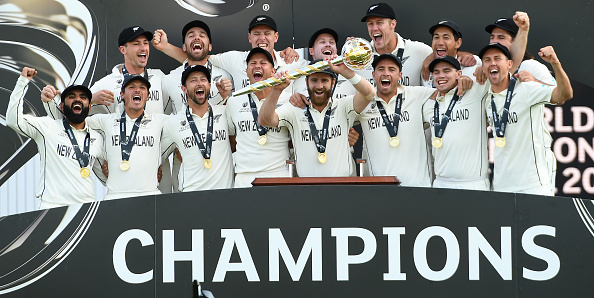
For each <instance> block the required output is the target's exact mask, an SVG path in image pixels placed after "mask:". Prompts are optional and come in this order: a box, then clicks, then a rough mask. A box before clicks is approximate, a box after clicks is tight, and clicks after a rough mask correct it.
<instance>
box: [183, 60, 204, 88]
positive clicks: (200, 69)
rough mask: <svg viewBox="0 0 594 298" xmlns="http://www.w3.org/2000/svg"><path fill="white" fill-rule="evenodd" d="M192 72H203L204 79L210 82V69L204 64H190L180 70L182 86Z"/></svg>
mask: <svg viewBox="0 0 594 298" xmlns="http://www.w3.org/2000/svg"><path fill="white" fill-rule="evenodd" d="M193 72H202V73H204V74H205V75H206V79H207V80H208V82H209V83H210V70H208V68H207V67H206V66H204V65H190V66H188V67H186V69H184V72H182V77H181V83H182V85H184V86H185V85H186V80H187V79H188V77H189V76H190V74H191V73H193Z"/></svg>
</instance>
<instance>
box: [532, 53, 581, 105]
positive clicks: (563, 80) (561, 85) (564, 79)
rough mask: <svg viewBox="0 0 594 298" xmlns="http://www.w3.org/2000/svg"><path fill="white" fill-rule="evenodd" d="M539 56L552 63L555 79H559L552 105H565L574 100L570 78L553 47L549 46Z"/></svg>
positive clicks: (552, 96)
mask: <svg viewBox="0 0 594 298" xmlns="http://www.w3.org/2000/svg"><path fill="white" fill-rule="evenodd" d="M538 55H539V56H540V57H541V58H542V59H543V60H544V61H546V62H548V63H550V64H551V66H552V67H553V71H554V72H555V78H556V79H557V87H555V89H553V94H552V95H551V103H555V104H563V103H564V102H566V101H568V100H570V99H572V98H573V88H572V87H571V82H570V81H569V77H568V76H567V74H566V73H565V71H564V70H563V67H561V62H560V61H559V58H558V57H557V54H556V53H555V50H554V49H553V47H552V46H547V47H544V48H542V49H540V52H539V53H538Z"/></svg>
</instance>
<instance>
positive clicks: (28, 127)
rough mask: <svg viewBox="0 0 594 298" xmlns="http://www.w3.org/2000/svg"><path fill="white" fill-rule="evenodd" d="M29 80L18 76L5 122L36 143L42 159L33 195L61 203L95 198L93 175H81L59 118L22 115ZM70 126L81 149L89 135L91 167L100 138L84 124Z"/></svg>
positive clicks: (100, 148)
mask: <svg viewBox="0 0 594 298" xmlns="http://www.w3.org/2000/svg"><path fill="white" fill-rule="evenodd" d="M28 83H29V80H28V79H27V78H25V77H23V76H19V79H18V80H17V83H16V85H15V87H14V89H13V92H12V94H11V95H10V101H9V103H8V108H7V111H6V123H7V124H8V126H10V127H11V128H12V129H14V130H15V131H16V132H17V133H19V134H21V135H23V136H26V137H29V138H31V139H33V140H34V141H35V143H36V144H37V149H38V150H39V157H40V159H41V163H40V168H41V177H40V180H39V183H38V184H37V190H36V193H35V195H36V196H37V197H40V198H41V201H42V202H45V203H50V204H55V205H62V206H64V205H69V204H79V203H87V202H92V201H95V195H94V194H95V190H94V185H93V177H91V176H89V177H87V178H83V177H82V176H81V175H80V169H81V168H80V165H79V163H78V160H77V159H76V153H75V152H74V148H73V146H72V143H71V142H70V139H69V138H68V135H67V134H66V132H65V130H64V125H63V123H62V119H58V120H54V119H52V118H50V117H47V116H46V117H34V116H33V115H24V114H23V100H24V98H25V94H26V93H27V89H28V86H27V84H28ZM71 128H72V132H73V133H74V136H75V138H76V142H77V143H78V145H79V146H80V148H81V150H82V149H83V148H84V141H85V137H86V135H87V132H88V133H89V134H90V147H89V155H90V158H89V169H91V168H92V166H93V163H94V162H95V160H96V158H98V157H99V158H101V157H102V152H103V138H102V137H101V135H100V134H99V133H98V132H96V131H94V130H92V129H89V127H88V126H87V125H85V128H84V129H82V130H77V129H75V128H73V127H71Z"/></svg>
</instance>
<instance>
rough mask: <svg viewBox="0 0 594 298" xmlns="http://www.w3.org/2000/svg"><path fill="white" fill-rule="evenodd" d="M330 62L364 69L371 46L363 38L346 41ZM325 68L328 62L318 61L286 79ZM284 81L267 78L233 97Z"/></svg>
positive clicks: (369, 62)
mask: <svg viewBox="0 0 594 298" xmlns="http://www.w3.org/2000/svg"><path fill="white" fill-rule="evenodd" d="M330 62H331V63H332V64H339V63H341V62H344V64H345V65H346V66H347V67H348V68H350V69H352V70H361V69H366V68H368V67H369V66H370V65H371V63H372V62H373V51H372V47H371V44H370V43H369V42H368V41H367V40H365V39H363V38H359V37H357V38H353V39H351V40H349V41H347V42H346V43H345V45H344V46H343V47H342V54H341V55H340V56H338V57H336V58H335V59H334V60H332V61H330ZM325 68H328V61H320V62H318V63H315V64H312V65H307V66H305V67H302V68H300V69H296V70H293V71H290V72H289V73H288V74H287V78H289V79H291V80H295V79H297V78H299V77H301V76H307V75H310V74H312V73H314V72H317V71H320V70H322V69H325ZM284 79H285V78H284V77H283V78H282V79H277V78H274V77H272V78H268V79H266V80H264V81H261V82H257V83H254V84H251V85H249V86H247V87H245V88H242V89H240V90H238V91H235V92H233V96H238V95H242V94H246V93H250V92H257V91H262V90H264V89H266V88H268V87H272V86H276V85H279V84H281V83H282V82H283V81H284Z"/></svg>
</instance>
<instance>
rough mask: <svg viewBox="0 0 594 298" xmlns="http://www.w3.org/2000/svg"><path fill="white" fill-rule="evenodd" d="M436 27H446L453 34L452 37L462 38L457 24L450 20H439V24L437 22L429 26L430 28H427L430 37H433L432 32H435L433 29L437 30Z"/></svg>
mask: <svg viewBox="0 0 594 298" xmlns="http://www.w3.org/2000/svg"><path fill="white" fill-rule="evenodd" d="M438 27H448V28H450V29H452V32H454V36H456V37H457V38H462V32H460V27H458V24H456V23H455V22H454V21H452V20H447V19H444V20H441V21H439V22H437V24H435V25H433V26H431V28H429V33H431V35H433V32H435V29H437V28H438Z"/></svg>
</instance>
